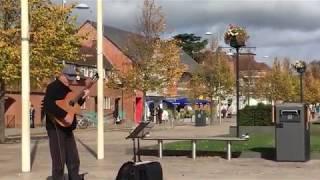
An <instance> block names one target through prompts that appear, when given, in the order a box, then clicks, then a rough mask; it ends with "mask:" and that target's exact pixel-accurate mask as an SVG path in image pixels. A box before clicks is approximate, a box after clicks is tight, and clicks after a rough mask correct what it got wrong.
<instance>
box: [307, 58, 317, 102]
mask: <svg viewBox="0 0 320 180" xmlns="http://www.w3.org/2000/svg"><path fill="white" fill-rule="evenodd" d="M318 66H319V65H318V64H315V63H314V62H311V63H310V64H308V65H307V71H306V72H305V74H304V78H303V81H304V84H303V86H304V88H303V95H304V98H303V100H304V101H305V102H307V103H313V104H314V103H317V102H320V89H319V87H320V79H319V77H318V75H319V72H318V71H316V70H317V68H318Z"/></svg>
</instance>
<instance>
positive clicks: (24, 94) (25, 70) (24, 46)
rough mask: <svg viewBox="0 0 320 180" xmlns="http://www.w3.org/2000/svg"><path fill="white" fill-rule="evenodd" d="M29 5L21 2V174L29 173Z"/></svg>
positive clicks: (26, 1) (26, 0)
mask: <svg viewBox="0 0 320 180" xmlns="http://www.w3.org/2000/svg"><path fill="white" fill-rule="evenodd" d="M29 56H30V54H29V4H28V0H21V80H22V83H21V84H22V85H21V100H22V101H21V102H24V103H22V112H21V115H22V116H21V117H22V119H21V121H22V127H21V147H22V148H21V165H22V172H30V169H31V167H30V120H29V117H30V112H29V107H30V103H29V102H30V72H29Z"/></svg>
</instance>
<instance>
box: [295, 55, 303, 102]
mask: <svg viewBox="0 0 320 180" xmlns="http://www.w3.org/2000/svg"><path fill="white" fill-rule="evenodd" d="M292 66H293V68H294V69H295V70H296V71H297V73H299V75H300V102H301V103H302V102H303V82H302V77H303V73H304V72H305V71H306V63H305V62H304V61H296V62H295V63H294V64H292Z"/></svg>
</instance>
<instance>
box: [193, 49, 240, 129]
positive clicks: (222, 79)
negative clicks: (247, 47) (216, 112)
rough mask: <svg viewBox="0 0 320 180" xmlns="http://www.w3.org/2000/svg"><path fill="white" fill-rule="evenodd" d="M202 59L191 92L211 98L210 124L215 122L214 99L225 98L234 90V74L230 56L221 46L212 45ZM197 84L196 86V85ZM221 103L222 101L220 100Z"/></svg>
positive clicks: (194, 74) (195, 73)
mask: <svg viewBox="0 0 320 180" xmlns="http://www.w3.org/2000/svg"><path fill="white" fill-rule="evenodd" d="M204 54H206V55H207V56H204V58H203V59H202V60H201V61H202V62H203V63H202V64H200V66H199V68H198V69H197V70H196V71H195V72H194V73H193V74H192V79H191V81H190V87H189V88H190V92H192V93H194V92H198V93H201V94H202V95H203V96H205V97H207V98H209V99H210V101H211V103H210V124H213V120H214V117H213V99H214V98H217V97H218V98H219V99H222V98H225V97H226V96H227V95H228V94H231V93H232V92H233V85H234V76H233V73H232V71H231V68H230V66H229V63H228V57H227V55H226V54H225V53H224V52H221V49H220V48H219V47H215V48H214V47H212V50H211V51H207V52H205V53H204ZM195 85H196V86H195ZM219 103H220V102H219Z"/></svg>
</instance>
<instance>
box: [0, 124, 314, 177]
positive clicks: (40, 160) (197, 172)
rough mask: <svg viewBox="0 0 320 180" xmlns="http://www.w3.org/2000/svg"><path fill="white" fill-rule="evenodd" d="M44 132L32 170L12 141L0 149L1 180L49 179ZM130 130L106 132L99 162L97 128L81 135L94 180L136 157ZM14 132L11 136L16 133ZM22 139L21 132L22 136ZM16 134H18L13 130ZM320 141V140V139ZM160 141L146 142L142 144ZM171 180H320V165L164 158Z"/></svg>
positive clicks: (205, 130) (184, 130)
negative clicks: (27, 169)
mask: <svg viewBox="0 0 320 180" xmlns="http://www.w3.org/2000/svg"><path fill="white" fill-rule="evenodd" d="M232 124H234V122H233V121H230V120H229V121H228V122H224V123H222V124H221V125H215V126H206V127H194V126H191V125H186V126H176V127H175V128H163V127H161V128H159V127H156V128H155V129H154V131H153V132H152V135H166V136H168V137H169V136H192V135H193V136H213V135H222V134H227V133H228V131H229V130H228V128H229V125H232ZM44 132H45V131H44V129H41V128H38V129H33V130H32V134H33V135H32V136H33V140H32V141H31V142H32V146H31V154H32V155H31V162H32V171H31V172H30V173H21V165H20V163H21V162H20V156H21V155H20V154H21V153H20V144H19V142H12V143H9V144H1V145H0V179H1V180H15V179H17V180H20V179H21V180H46V179H50V178H48V176H49V175H50V171H51V159H50V155H49V148H48V139H47V138H46V137H45V136H44ZM128 132H129V130H109V129H108V130H106V132H105V159H104V160H96V152H95V149H96V140H95V139H96V130H95V129H85V130H78V131H77V132H76V138H77V145H78V149H79V153H80V159H81V172H88V173H89V174H88V175H87V176H86V177H87V178H86V179H89V180H113V179H115V177H116V174H117V172H118V169H119V168H120V166H121V164H123V163H124V162H126V161H128V160H130V159H131V158H132V153H131V150H132V142H131V141H130V140H125V137H126V136H127V135H128ZM10 133H11V134H10ZM16 133H17V134H16V135H18V133H19V132H16ZM8 134H10V135H11V136H13V135H14V131H13V130H11V131H8ZM319 138H320V137H319ZM152 144H155V142H145V141H143V142H142V146H146V145H152ZM142 159H143V160H159V159H158V158H157V157H155V156H142ZM160 162H161V164H162V167H163V173H164V179H165V180H212V179H219V180H220V179H234V180H241V179H246V180H247V179H259V180H262V179H268V180H270V179H279V180H285V179H290V180H291V179H304V180H305V179H310V180H311V179H319V172H320V161H319V160H311V161H309V162H306V163H289V162H282V163H279V162H275V161H272V160H265V159H262V158H234V159H232V160H231V161H227V160H226V159H224V158H223V157H220V156H211V157H205V156H201V157H197V159H196V160H193V159H192V158H190V157H186V156H177V157H176V156H164V158H163V159H161V161H160Z"/></svg>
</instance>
